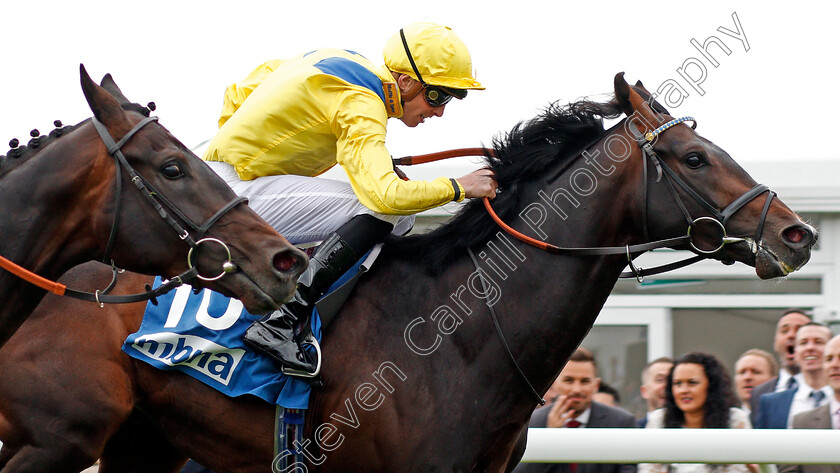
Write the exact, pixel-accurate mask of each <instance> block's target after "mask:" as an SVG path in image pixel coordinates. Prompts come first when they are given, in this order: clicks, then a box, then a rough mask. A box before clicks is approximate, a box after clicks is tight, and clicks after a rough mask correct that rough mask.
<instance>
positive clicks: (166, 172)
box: [161, 163, 184, 179]
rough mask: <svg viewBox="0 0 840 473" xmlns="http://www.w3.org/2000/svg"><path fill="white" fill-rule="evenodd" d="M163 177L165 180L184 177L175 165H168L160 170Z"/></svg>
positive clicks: (179, 168)
mask: <svg viewBox="0 0 840 473" xmlns="http://www.w3.org/2000/svg"><path fill="white" fill-rule="evenodd" d="M161 172H162V173H163V177H165V178H167V179H179V178H181V177H183V176H184V173H182V172H181V167H180V166H178V165H177V164H175V163H169V164H167V165H166V166H164V167H163V169H161Z"/></svg>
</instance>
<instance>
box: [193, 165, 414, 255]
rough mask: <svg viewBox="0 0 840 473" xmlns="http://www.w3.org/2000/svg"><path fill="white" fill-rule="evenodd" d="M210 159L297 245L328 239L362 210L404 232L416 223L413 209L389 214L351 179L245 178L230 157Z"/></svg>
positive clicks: (270, 222) (224, 177)
mask: <svg viewBox="0 0 840 473" xmlns="http://www.w3.org/2000/svg"><path fill="white" fill-rule="evenodd" d="M207 164H208V165H210V167H211V168H212V169H213V171H215V172H216V174H218V175H219V176H220V177H221V178H222V179H224V180H225V182H227V184H228V185H229V186H230V187H231V188H232V189H233V191H234V192H236V195H239V196H245V197H247V198H248V205H249V206H250V207H251V208H252V209H253V210H254V211H255V212H256V213H257V214H258V215H259V216H260V217H262V218H263V219H265V221H267V222H268V223H269V225H271V226H272V227H274V229H275V230H277V232H279V233H280V234H281V235H283V236H284V237H286V239H287V240H289V242H290V243H291V244H293V245H301V244H305V243H311V242H316V241H321V240H324V239H326V238H327V237H328V236H329V235H330V234H332V233H333V232H335V231H336V230H337V229H338V228H339V227H341V226H342V225H344V224H345V223H347V222H348V221H349V220H350V219H351V218H353V217H355V216H356V215H361V214H368V215H372V216H374V217H376V218H378V219H380V220H384V221H386V222H389V223H391V224H392V225H394V230H393V232H392V233H394V234H396V235H404V234H405V233H408V231H409V230H411V227H413V226H414V216H413V215H405V216H404V215H385V214H381V213H378V212H374V211H373V210H371V209H369V208H367V207H365V206H364V205H362V203H361V202H359V199H358V198H356V194H355V193H353V189H352V187H350V183H347V182H341V181H335V180H332V179H324V178H320V177H306V176H294V175H282V176H264V177H258V178H256V179H253V180H250V181H243V180H241V179H240V178H239V175H238V174H236V171H235V170H234V168H233V166H231V165H230V164H228V163H223V162H220V161H207Z"/></svg>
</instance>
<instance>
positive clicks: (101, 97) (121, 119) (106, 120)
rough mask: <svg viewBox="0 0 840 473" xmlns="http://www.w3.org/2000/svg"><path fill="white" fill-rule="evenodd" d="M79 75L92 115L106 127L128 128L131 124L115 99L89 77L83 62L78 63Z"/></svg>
mask: <svg viewBox="0 0 840 473" xmlns="http://www.w3.org/2000/svg"><path fill="white" fill-rule="evenodd" d="M79 75H80V76H81V81H82V91H83V92H84V93H85V98H86V99H87V102H88V105H89V106H90V109H91V111H92V112H93V116H94V117H96V119H97V120H99V121H100V122H102V123H103V124H104V125H105V126H107V127H108V128H125V129H126V130H129V129H130V128H131V124H130V123H129V121H128V118H126V116H125V112H124V111H123V109H122V107H121V106H120V104H119V102H117V99H115V98H114V97H112V96H111V94H109V93H108V91H107V90H105V89H103V88H102V87H100V86H98V85H96V83H95V82H94V81H93V80H92V79H91V78H90V75H88V73H87V70H85V65H84V64H79Z"/></svg>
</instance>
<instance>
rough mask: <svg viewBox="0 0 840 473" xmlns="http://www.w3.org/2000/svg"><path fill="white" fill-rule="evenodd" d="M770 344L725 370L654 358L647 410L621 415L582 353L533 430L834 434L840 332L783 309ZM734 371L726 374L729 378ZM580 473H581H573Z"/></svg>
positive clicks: (561, 469) (715, 364)
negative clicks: (806, 431) (802, 431)
mask: <svg viewBox="0 0 840 473" xmlns="http://www.w3.org/2000/svg"><path fill="white" fill-rule="evenodd" d="M773 348H774V351H775V355H774V354H771V353H769V352H767V351H764V350H761V349H757V348H752V349H747V350H745V351H744V353H743V354H742V355H741V356H740V357H739V358H738V359H737V361H736V362H735V366H733V367H732V370H731V371H730V370H729V369H728V368H727V367H725V366H724V365H723V364H722V363H721V362H720V360H719V359H718V358H717V357H716V356H715V355H714V354H712V353H701V352H693V353H687V354H684V355H681V356H679V357H677V358H676V359H671V358H659V359H656V360H653V361H651V362H650V363H648V364H647V365H646V366H645V368H644V369H643V370H642V373H641V388H640V393H639V394H640V396H641V397H642V398H643V399H644V400H645V402H646V404H647V413H646V414H645V415H643V416H642V417H641V418H639V419H635V418H634V416H633V414H631V413H630V412H629V411H627V410H625V409H623V408H622V407H620V406H621V399H620V397H619V394H618V392H617V391H616V390H615V389H614V388H612V387H610V386H607V385H606V384H605V383H603V382H601V381H600V379H599V378H598V365H597V362H596V360H595V356H594V355H593V354H592V352H590V351H589V350H587V349H586V348H583V347H581V348H578V349H577V351H576V352H575V353H574V354H573V355H572V357H571V359H570V360H569V362H568V363H567V364H566V366H565V367H564V368H563V370H562V371H561V372H560V375H559V376H558V377H557V380H556V381H555V382H554V384H553V385H552V386H551V388H550V389H549V391H548V392H547V393H546V395H545V398H546V402H547V404H546V405H545V406H544V407H539V408H537V409H536V410H535V411H534V413H533V414H532V417H531V422H530V427H531V428H616V427H627V428H633V427H636V428H648V429H657V428H729V429H749V428H760V429H790V428H793V429H839V428H840V336H836V337H833V336H832V333H831V330H830V329H829V328H828V327H826V326H825V325H822V324H819V323H816V322H813V321H812V320H811V317H810V316H809V315H808V314H807V313H806V312H805V311H802V310H788V311H785V312H784V313H782V314H781V315H780V317H779V319H778V322H777V324H776V332H775V337H774V343H773ZM730 373H732V376H730ZM778 468H779V471H780V473H840V465H778ZM578 470H579V471H578ZM757 471H758V466H757V465H738V464H734V465H728V464H714V465H713V464H687V463H679V464H647V463H643V464H638V465H630V464H580V465H578V464H566V463H564V464H546V463H531V464H528V463H522V464H520V465H518V466H517V467H516V469H515V470H514V472H515V473H634V472H636V473H701V472H715V473H757Z"/></svg>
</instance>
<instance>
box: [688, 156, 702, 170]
mask: <svg viewBox="0 0 840 473" xmlns="http://www.w3.org/2000/svg"><path fill="white" fill-rule="evenodd" d="M703 164H705V161H703V158H702V157H700V156H699V155H696V154H692V155H689V156H688V157H687V158H685V165H686V166H688V167H690V168H691V169H697V168H699V167H701V166H703Z"/></svg>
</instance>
